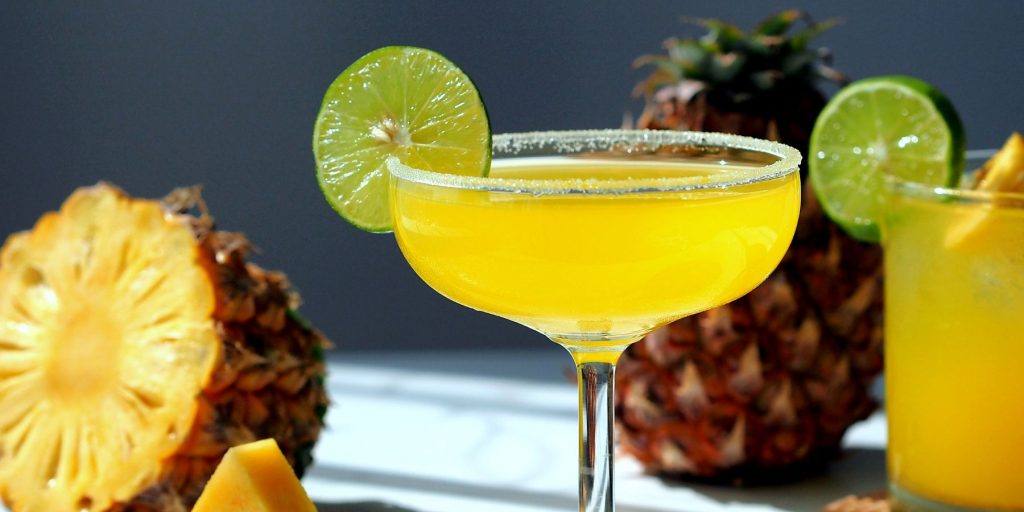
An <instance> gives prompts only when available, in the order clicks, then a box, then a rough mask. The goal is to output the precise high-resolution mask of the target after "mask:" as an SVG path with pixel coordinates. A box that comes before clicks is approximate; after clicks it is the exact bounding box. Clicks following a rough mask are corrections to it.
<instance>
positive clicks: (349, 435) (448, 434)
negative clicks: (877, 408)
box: [304, 347, 885, 512]
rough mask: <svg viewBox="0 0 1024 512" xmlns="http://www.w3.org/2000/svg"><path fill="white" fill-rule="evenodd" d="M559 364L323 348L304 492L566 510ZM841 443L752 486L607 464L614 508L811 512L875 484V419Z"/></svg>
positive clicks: (568, 449) (572, 474)
mask: <svg viewBox="0 0 1024 512" xmlns="http://www.w3.org/2000/svg"><path fill="white" fill-rule="evenodd" d="M569 368H570V360H569V358H568V355H566V354H565V353H564V352H562V351H561V349H559V348H557V347H553V348H552V349H551V350H547V351H543V350H538V351H531V352H497V353H496V352H485V351H478V352H432V353H397V354H396V353H364V354H344V353H339V354H335V355H334V356H333V358H332V360H331V364H330V376H329V380H328V381H329V388H330V391H331V397H332V400H333V401H334V404H333V406H332V408H331V409H330V412H329V414H328V416H327V423H328V430H327V432H326V433H325V435H324V437H323V438H322V439H321V441H320V443H319V445H318V446H317V449H316V464H315V466H314V467H313V469H312V470H311V472H310V473H309V474H308V475H307V477H306V479H305V480H304V483H305V485H306V488H307V490H308V491H309V493H310V495H311V496H312V497H313V498H314V500H315V501H317V503H318V505H319V506H320V510H321V511H326V512H343V511H344V512H350V511H351V512H356V511H360V512H362V511H364V510H366V511H370V510H374V511H377V510H396V511H397V510H401V511H403V512H404V511H405V510H406V509H408V510H410V511H415V512H463V511H465V512H484V511H486V512H551V511H561V512H564V511H570V510H576V390H575V387H574V386H573V385H571V384H569V383H568V381H567V380H566V378H565V377H564V375H565V372H566V371H567V370H568V369H569ZM844 444H845V446H846V451H845V454H844V456H843V457H842V458H841V459H840V460H838V461H836V462H835V463H833V464H832V465H831V466H830V470H829V471H828V473H827V474H825V475H822V476H819V477H815V478H812V479H810V480H807V481H804V482H801V483H797V484H790V485H783V486H775V487H761V488H755V489H731V488H721V487H713V486H707V485H693V484H681V483H672V482H664V481H662V480H660V479H658V478H656V477H652V476H649V475H644V474H643V473H642V471H641V470H640V468H639V466H638V465H637V464H636V463H635V462H634V461H632V460H630V459H629V458H627V457H619V458H618V460H617V465H616V499H617V502H618V510H619V511H620V512H675V511H686V512H726V511H728V512H753V511H764V512H767V511H816V510H820V508H821V507H822V505H824V504H825V503H828V502H829V501H831V500H833V499H836V498H839V497H841V496H844V495H846V494H850V493H864V492H871V491H876V490H879V489H882V488H884V487H885V456H884V447H885V420H884V417H883V416H882V415H881V414H876V415H875V416H873V417H872V418H870V419H869V420H867V421H865V422H863V423H861V424H859V425H857V426H855V427H854V428H852V429H851V430H850V431H849V433H848V434H847V436H846V439H845V441H844ZM353 502H367V503H369V504H368V505H361V506H355V505H352V504H351V503H353ZM374 504H376V505H374ZM382 504H389V505H393V506H395V507H397V508H395V509H391V508H387V507H383V506H382Z"/></svg>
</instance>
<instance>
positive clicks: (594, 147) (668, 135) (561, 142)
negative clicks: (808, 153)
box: [387, 130, 801, 195]
mask: <svg viewBox="0 0 1024 512" xmlns="http://www.w3.org/2000/svg"><path fill="white" fill-rule="evenodd" d="M622 144H632V145H635V146H638V145H642V146H643V148H644V149H645V150H655V149H658V148H660V147H662V146H690V147H696V148H700V147H707V148H726V149H739V150H746V151H752V152H756V153H762V154H767V155H771V156H773V157H775V158H777V160H776V161H774V162H772V163H770V164H766V165H761V166H751V167H743V168H742V169H737V170H734V171H727V172H723V173H720V174H715V175H713V176H690V177H658V178H639V179H612V180H598V179H586V178H574V179H525V178H515V179H513V178H488V177H480V176H459V175H456V174H444V173H439V172H433V171H427V170H423V169H416V168H413V167H409V166H407V165H405V164H403V163H401V162H399V161H398V159H397V158H394V157H392V158H389V159H388V161H387V168H388V171H389V172H390V173H391V176H393V177H394V178H397V179H399V180H406V181H412V182H416V183H422V184H424V185H431V186H436V187H446V188H458V189H468V190H481V191H489V192H511V193H520V194H534V195H544V194H626V193H628V194H638V193H649V192H685V191H692V190H702V189H726V188H730V187H736V186H741V185H749V184H751V183H757V182H762V181H769V180H774V179H777V178H782V177H784V176H787V175H789V174H791V173H794V172H797V170H798V169H799V168H800V160H801V156H800V152H799V151H797V150H796V149H795V148H792V147H790V146H787V145H785V144H781V143H778V142H771V141H767V140H761V139H755V138H753V137H744V136H740V135H729V134H724V133H710V132H679V131H669V130H572V131H546V132H523V133H506V134H500V135H495V136H494V138H493V142H492V147H493V148H494V151H495V152H496V153H497V152H502V153H510V154H511V155H510V156H514V154H515V153H516V152H518V151H522V150H529V149H531V148H548V147H552V146H553V147H554V148H555V150H554V151H553V153H554V154H559V153H564V154H575V153H580V152H583V151H599V150H608V149H612V148H615V147H616V146H618V145H622ZM502 158H504V156H503V157H502ZM685 161H686V160H685V159H680V163H683V162H685Z"/></svg>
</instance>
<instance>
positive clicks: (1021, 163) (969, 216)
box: [946, 132, 1024, 249]
mask: <svg viewBox="0 0 1024 512" xmlns="http://www.w3.org/2000/svg"><path fill="white" fill-rule="evenodd" d="M974 188H975V190H981V191H985V192H1013V193H1018V194H1019V193H1024V137H1022V136H1021V135H1020V134H1019V133H1017V132H1014V133H1013V135H1011V136H1010V138H1009V139H1007V140H1006V144H1003V147H1002V149H1000V150H999V152H997V153H996V154H995V155H994V156H993V157H992V158H990V159H989V160H988V162H985V165H984V166H982V168H981V170H979V171H978V177H977V181H976V183H975V187H974ZM993 206H998V202H994V203H993V204H992V205H985V206H978V207H974V208H970V209H965V211H964V212H963V214H962V215H961V217H962V218H961V219H960V220H959V221H958V222H957V223H956V224H954V225H953V226H951V228H950V230H949V232H948V233H946V247H948V248H951V249H955V248H963V247H968V246H970V245H972V244H976V243H978V241H979V240H982V239H983V238H984V236H985V235H986V234H987V231H988V229H987V228H986V226H987V225H988V224H989V222H990V221H991V219H992V212H993Z"/></svg>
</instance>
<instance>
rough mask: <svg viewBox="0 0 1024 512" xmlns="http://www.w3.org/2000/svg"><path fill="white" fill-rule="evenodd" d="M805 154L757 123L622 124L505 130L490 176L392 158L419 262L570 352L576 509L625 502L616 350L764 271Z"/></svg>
mask: <svg viewBox="0 0 1024 512" xmlns="http://www.w3.org/2000/svg"><path fill="white" fill-rule="evenodd" d="M799 163H800V154H799V152H797V151H796V150H795V149H793V148H790V147H788V146H785V145H782V144H778V143H773V142H767V141H762V140H757V139H751V138H747V137H739V136H732V135H722V134H708V133H689V132H667V131H658V132H655V131H626V130H600V131H597V130H595V131H569V132H539V133H517V134H507V135H498V136H496V137H494V140H493V162H492V166H491V173H490V175H489V176H488V177H466V176H456V175H452V174H444V173H438V172H434V171H443V170H444V169H413V168H410V167H407V166H405V165H403V164H401V163H400V162H398V160H397V159H392V160H390V161H389V162H388V169H389V172H390V174H391V182H390V194H391V209H392V216H393V218H394V226H395V237H396V239H397V241H398V244H399V246H400V247H401V250H402V253H403V254H404V255H405V257H406V259H407V260H408V261H409V264H410V265H411V266H412V268H413V269H414V270H415V271H416V273H417V274H418V275H419V276H420V277H421V278H422V279H423V280H424V281H425V282H426V283H427V284H428V285H430V286H431V287H432V288H434V289H435V290H437V291H438V292H440V293H441V294H443V295H445V296H446V297H448V298H450V299H452V300H454V301H456V302H459V303H461V304H463V305H466V306H468V307H471V308H474V309H477V310H481V311H485V312H488V313H492V314H495V315H498V316H501V317H504V318H507V319H509V320H512V321H515V322H519V323H521V324H523V325H526V326H528V327H531V328H533V329H535V330H537V331H539V332H540V333H542V334H544V335H545V336H547V337H548V338H550V339H551V340H553V341H554V342H556V343H558V344H560V345H562V346H563V347H565V348H566V349H567V350H568V351H569V353H570V354H571V355H572V357H573V359H574V361H575V363H576V369H577V375H578V382H579V406H580V417H579V439H580V440H579V448H580V459H579V495H580V505H579V510H580V511H584V512H599V511H604V512H607V511H612V510H614V500H613V491H612V467H613V465H612V452H613V445H612V427H613V417H612V415H613V407H612V403H613V401H612V396H613V395H612V393H613V386H612V383H613V380H614V371H615V362H616V361H617V359H618V357H619V355H620V354H621V353H622V351H623V350H624V349H625V348H626V347H627V346H628V345H629V344H630V343H633V342H635V341H637V340H639V339H640V338H642V337H643V336H644V335H645V334H647V333H648V332H650V331H651V330H653V329H655V328H657V327H658V326H660V325H664V324H666V323H668V322H671V321H673V320H676V319H678V318H681V317H684V316H686V315H690V314H694V313H697V312H700V311H704V310H706V309H709V308H712V307H715V306H718V305H721V304H724V303H726V302H729V301H731V300H733V299H735V298H737V297H740V296H741V295H743V294H745V293H747V292H748V291H750V290H751V289H753V288H754V287H755V286H757V285H758V284H759V283H760V282H762V281H763V280H764V279H765V278H766V277H767V276H768V274H769V273H770V272H771V271H772V270H773V269H774V268H775V266H776V265H777V264H778V263H779V261H780V260H781V258H782V256H783V254H784V253H785V252H786V249H787V247H788V246H789V243H790V241H791V239H792V236H793V231H794V229H795V226H796V222H797V216H798V211H799V208H800V177H799V172H798V168H799Z"/></svg>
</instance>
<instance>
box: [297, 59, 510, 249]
mask: <svg viewBox="0 0 1024 512" xmlns="http://www.w3.org/2000/svg"><path fill="white" fill-rule="evenodd" d="M313 155H314V156H315V157H316V167H317V179H318V180H319V182H320V189H321V190H322V191H323V193H324V195H325V196H326V197H327V201H328V202H329V203H330V204H331V206H332V207H333V208H334V209H335V210H336V211H337V212H338V213H339V214H340V215H341V216H342V217H343V218H344V219H345V220H347V221H349V222H351V223H352V224H353V225H355V226H356V227H358V228H360V229H363V230H366V231H372V232H387V231H391V213H390V211H389V208H388V194H387V187H388V171H387V168H386V166H385V161H386V160H387V159H388V157H390V156H395V157H398V159H399V160H400V161H401V162H402V163H404V164H406V165H408V166H411V167H415V168H418V169H427V170H432V171H437V172H444V173H449V174H462V175H472V176H483V175H485V174H486V173H487V169H488V168H489V166H490V161H491V130H490V127H489V125H488V123H487V111H486V109H485V108H484V104H483V101H481V99H480V94H479V93H478V92H477V90H476V87H475V86H474V85H473V82H472V81H470V79H469V77H468V76H466V74H465V73H463V72H462V70H460V69H459V68H458V67H456V66H455V64H452V63H451V61H449V60H448V59H446V58H444V57H443V56H441V55H440V54H438V53H435V52H432V51H430V50H424V49H422V48H413V47H409V46H388V47H384V48H380V49H378V50H374V51H372V52H370V53H368V54H366V55H364V56H363V57H362V58H360V59H359V60H357V61H356V62H355V63H354V64H352V65H351V66H349V67H348V68H347V69H345V71H343V72H342V73H341V75H339V76H338V78H336V79H335V80H334V83H332V84H331V86H330V87H328V88H327V92H326V93H325V94H324V101H323V104H322V106H321V107H320V114H319V115H318V116H317V119H316V126H315V127H314V128H313Z"/></svg>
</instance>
